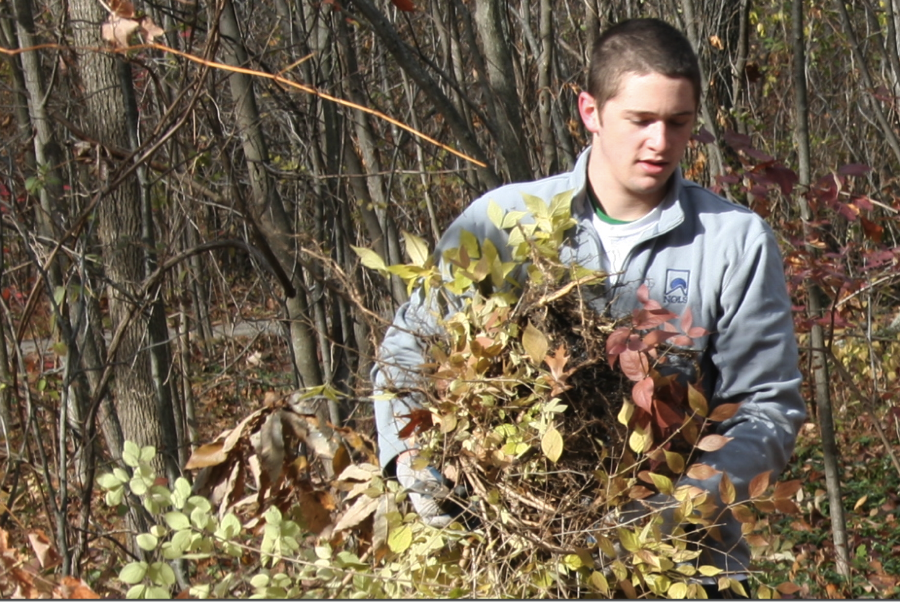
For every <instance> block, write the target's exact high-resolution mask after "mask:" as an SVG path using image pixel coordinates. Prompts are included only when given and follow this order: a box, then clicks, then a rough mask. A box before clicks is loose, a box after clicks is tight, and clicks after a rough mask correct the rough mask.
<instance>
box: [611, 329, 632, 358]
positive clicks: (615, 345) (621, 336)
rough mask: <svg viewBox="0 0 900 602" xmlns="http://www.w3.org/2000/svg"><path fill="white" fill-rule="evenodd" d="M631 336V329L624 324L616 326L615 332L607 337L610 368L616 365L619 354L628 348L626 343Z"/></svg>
mask: <svg viewBox="0 0 900 602" xmlns="http://www.w3.org/2000/svg"><path fill="white" fill-rule="evenodd" d="M630 336H631V329H630V328H626V327H625V326H622V327H621V328H616V329H615V330H614V331H613V333H612V334H611V335H609V338H608V339H606V355H607V357H608V359H609V367H610V368H612V367H613V366H615V365H616V358H618V357H619V354H620V353H622V352H623V351H625V350H626V349H627V348H628V347H627V346H626V343H627V342H628V337H630Z"/></svg>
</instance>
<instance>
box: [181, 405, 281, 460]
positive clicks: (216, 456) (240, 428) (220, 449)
mask: <svg viewBox="0 0 900 602" xmlns="http://www.w3.org/2000/svg"><path fill="white" fill-rule="evenodd" d="M268 411H270V408H260V409H258V410H255V411H253V412H251V413H250V415H248V416H247V417H246V418H244V419H243V420H241V421H240V422H239V423H238V425H237V426H236V427H234V428H233V429H230V430H225V431H223V432H222V433H221V434H220V435H219V436H218V437H216V440H215V441H214V442H213V443H208V444H206V445H202V446H200V447H199V448H197V449H196V450H195V451H194V453H192V454H191V457H190V458H189V459H188V461H187V464H186V465H185V469H187V470H192V469H194V468H204V467H206V466H215V465H216V464H221V463H222V462H224V461H225V460H227V459H228V454H229V452H230V451H231V450H232V449H234V446H235V445H237V443H238V441H240V440H241V437H243V435H244V429H245V428H246V427H247V425H248V424H250V423H251V422H253V421H255V420H257V419H259V417H260V416H261V415H262V414H263V413H264V412H268Z"/></svg>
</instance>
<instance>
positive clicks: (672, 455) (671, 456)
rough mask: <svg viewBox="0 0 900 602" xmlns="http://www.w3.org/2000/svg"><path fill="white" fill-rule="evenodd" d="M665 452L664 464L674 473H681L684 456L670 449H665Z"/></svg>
mask: <svg viewBox="0 0 900 602" xmlns="http://www.w3.org/2000/svg"><path fill="white" fill-rule="evenodd" d="M664 451H665V450H664ZM665 454H666V466H668V467H669V470H671V471H672V472H674V473H675V474H681V473H683V472H684V457H683V456H682V455H681V454H679V453H677V452H671V451H665Z"/></svg>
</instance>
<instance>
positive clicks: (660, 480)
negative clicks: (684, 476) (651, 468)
mask: <svg viewBox="0 0 900 602" xmlns="http://www.w3.org/2000/svg"><path fill="white" fill-rule="evenodd" d="M650 479H651V480H652V481H653V484H654V485H656V488H657V489H658V490H659V492H660V493H664V494H666V495H672V494H673V493H674V490H675V488H674V487H673V486H672V479H670V478H669V477H667V476H666V475H661V474H656V473H655V472H651V473H650Z"/></svg>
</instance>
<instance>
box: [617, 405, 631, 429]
mask: <svg viewBox="0 0 900 602" xmlns="http://www.w3.org/2000/svg"><path fill="white" fill-rule="evenodd" d="M632 416H634V405H633V404H632V403H631V402H629V401H628V400H625V403H623V404H622V407H621V408H620V409H619V416H618V420H619V424H621V425H624V426H628V423H629V422H631V417H632Z"/></svg>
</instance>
